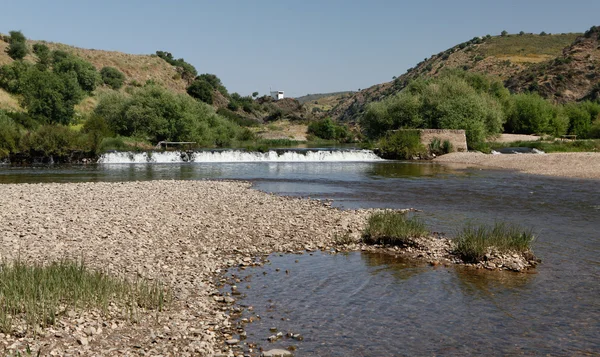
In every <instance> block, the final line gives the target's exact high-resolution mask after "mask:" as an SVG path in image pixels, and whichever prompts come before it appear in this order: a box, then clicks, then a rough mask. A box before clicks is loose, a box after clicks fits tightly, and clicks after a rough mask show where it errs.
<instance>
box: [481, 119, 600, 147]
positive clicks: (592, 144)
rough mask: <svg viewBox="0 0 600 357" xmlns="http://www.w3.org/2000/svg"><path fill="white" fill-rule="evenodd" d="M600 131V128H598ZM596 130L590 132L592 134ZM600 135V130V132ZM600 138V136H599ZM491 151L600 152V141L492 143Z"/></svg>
mask: <svg viewBox="0 0 600 357" xmlns="http://www.w3.org/2000/svg"><path fill="white" fill-rule="evenodd" d="M598 128H599V129H600V126H598ZM593 130H594V127H593V126H592V129H591V130H590V133H591V132H592V131H593ZM598 132H599V133H600V130H599V131H598ZM597 137H598V138H600V135H598V136H597ZM489 145H490V150H491V149H495V150H497V149H501V148H506V147H528V148H535V149H538V150H541V151H544V152H548V153H550V152H582V151H586V152H600V140H589V139H588V140H568V141H565V140H559V139H557V140H554V141H550V142H548V141H517V142H512V143H490V144H489Z"/></svg>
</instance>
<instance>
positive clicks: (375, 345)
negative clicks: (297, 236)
mask: <svg viewBox="0 0 600 357" xmlns="http://www.w3.org/2000/svg"><path fill="white" fill-rule="evenodd" d="M270 260H271V264H270V265H266V266H265V267H262V268H254V269H250V270H246V271H238V272H236V273H237V274H238V276H240V277H246V276H250V279H249V281H248V282H244V283H241V284H238V288H239V291H240V292H241V293H242V294H244V295H245V297H243V298H242V299H241V300H240V302H241V304H243V305H247V306H252V307H253V308H254V310H253V312H252V313H249V312H246V313H245V315H244V316H245V317H250V316H253V315H255V314H258V315H259V316H261V319H260V320H256V321H255V322H253V323H250V324H247V325H246V331H247V334H248V341H254V342H259V344H260V345H261V347H263V348H264V349H271V348H288V347H289V346H295V347H297V348H298V350H297V352H296V355H297V356H399V355H406V356H415V355H484V354H485V355H521V354H524V355H546V354H550V355H575V354H578V353H583V352H584V351H588V352H590V353H591V352H592V351H598V329H597V327H598V320H597V317H598V316H597V315H596V316H594V314H593V311H594V309H597V305H595V303H596V302H595V301H594V299H590V297H589V296H588V297H587V298H586V297H585V296H584V295H581V294H580V293H578V292H572V294H573V293H574V296H573V299H571V301H569V302H568V303H567V304H561V305H562V306H557V305H556V304H557V301H556V300H555V299H554V298H553V297H558V296H554V295H555V294H557V293H558V292H557V291H556V290H559V291H560V290H561V288H560V283H558V284H548V283H545V284H544V290H546V292H545V295H546V297H545V298H544V297H540V296H539V290H538V289H539V288H540V285H539V275H532V274H515V273H510V272H489V271H483V270H473V269H467V268H463V267H450V268H444V267H435V268H434V267H430V266H428V265H426V264H419V263H415V262H411V261H406V260H403V259H401V258H394V257H393V256H390V255H387V254H373V253H360V252H353V253H349V254H335V255H330V254H327V253H315V254H313V255H308V254H304V255H302V256H298V255H284V256H279V255H272V256H271V257H270ZM276 269H279V271H276ZM263 272H266V273H267V274H266V275H263ZM247 285H249V286H250V289H247V288H246V286H247ZM582 293H584V292H582ZM559 294H560V293H559ZM584 294H585V293H584ZM271 327H275V328H277V329H278V331H282V332H283V333H284V334H286V333H287V332H293V333H300V334H301V335H302V336H303V337H304V340H303V341H296V340H293V339H289V338H283V339H281V340H278V341H276V342H274V343H271V342H268V341H266V339H267V337H268V336H270V335H272V334H273V333H272V332H270V330H269V329H270V328H271Z"/></svg>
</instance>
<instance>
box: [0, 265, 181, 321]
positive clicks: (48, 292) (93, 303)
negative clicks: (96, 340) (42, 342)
mask: <svg viewBox="0 0 600 357" xmlns="http://www.w3.org/2000/svg"><path fill="white" fill-rule="evenodd" d="M168 300H169V293H168V291H166V290H165V289H164V288H163V287H162V285H161V284H160V283H159V282H150V281H147V280H142V279H140V280H137V281H128V280H127V279H124V278H117V277H114V276H110V275H108V274H105V273H103V272H99V271H93V270H90V269H88V268H86V267H85V266H84V265H83V263H78V262H73V261H60V262H53V263H50V264H46V265H44V264H28V263H25V262H23V261H20V260H17V261H15V262H13V263H7V262H3V263H1V264H0V332H2V333H11V332H12V330H13V328H14V327H15V326H14V325H15V323H18V324H19V325H23V322H24V325H25V326H26V329H27V330H30V331H34V332H35V331H36V328H37V327H42V328H43V327H46V326H48V325H53V324H54V323H55V322H56V319H57V318H58V317H59V316H60V315H61V314H62V313H64V312H65V311H67V310H71V309H72V310H77V309H99V310H101V311H104V312H107V311H108V309H109V305H114V306H117V307H119V308H123V309H124V310H122V311H126V312H127V313H128V314H130V315H132V314H133V313H134V312H136V311H137V310H138V309H149V310H157V311H162V309H163V307H164V304H165V303H166V301H168Z"/></svg>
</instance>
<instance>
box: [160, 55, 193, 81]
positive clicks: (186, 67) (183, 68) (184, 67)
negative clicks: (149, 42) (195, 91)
mask: <svg viewBox="0 0 600 357" xmlns="http://www.w3.org/2000/svg"><path fill="white" fill-rule="evenodd" d="M156 55H157V56H158V57H160V58H162V59H163V60H165V61H167V63H169V64H170V65H172V66H174V67H177V71H178V72H179V73H180V74H181V78H183V79H184V80H186V81H187V82H188V83H190V82H191V81H192V80H193V79H194V78H195V77H196V76H197V75H198V72H197V71H196V68H195V67H194V66H192V65H191V64H189V63H187V62H186V61H184V60H183V58H179V59H175V58H173V55H172V54H171V53H170V52H165V51H156Z"/></svg>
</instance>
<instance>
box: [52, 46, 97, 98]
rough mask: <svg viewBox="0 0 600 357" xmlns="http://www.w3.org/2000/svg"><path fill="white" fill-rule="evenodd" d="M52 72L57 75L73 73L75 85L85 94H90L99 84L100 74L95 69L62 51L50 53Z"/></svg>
mask: <svg viewBox="0 0 600 357" xmlns="http://www.w3.org/2000/svg"><path fill="white" fill-rule="evenodd" d="M52 59H53V71H54V72H55V73H58V74H69V73H70V72H73V73H75V77H76V79H77V83H79V86H80V87H81V89H83V90H84V91H86V92H92V91H93V90H94V89H96V86H97V85H98V84H99V83H100V81H101V78H100V74H99V73H98V71H97V70H96V67H94V65H92V64H91V63H89V62H87V61H84V60H83V59H81V58H79V57H77V56H74V55H71V54H69V53H67V52H64V51H54V52H53V53H52Z"/></svg>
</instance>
